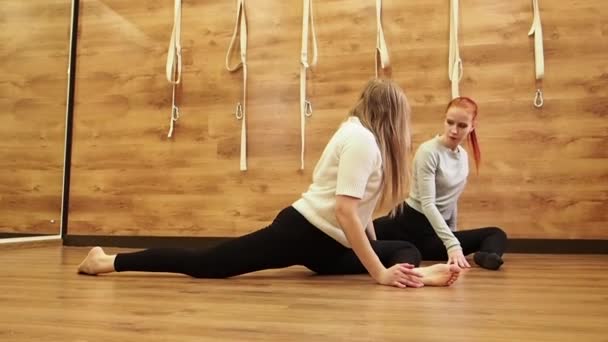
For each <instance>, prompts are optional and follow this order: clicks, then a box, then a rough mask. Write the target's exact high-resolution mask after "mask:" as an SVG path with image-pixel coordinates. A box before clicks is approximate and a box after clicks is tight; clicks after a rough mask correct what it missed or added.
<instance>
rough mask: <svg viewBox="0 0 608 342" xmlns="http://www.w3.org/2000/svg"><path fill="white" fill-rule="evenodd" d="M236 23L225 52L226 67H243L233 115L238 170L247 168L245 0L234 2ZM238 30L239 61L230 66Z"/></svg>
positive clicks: (231, 70)
mask: <svg viewBox="0 0 608 342" xmlns="http://www.w3.org/2000/svg"><path fill="white" fill-rule="evenodd" d="M236 6H237V7H236V23H235V25H234V33H233V34H232V39H231V40H230V46H229V47H228V53H227V54H226V69H228V71H230V72H234V71H237V70H239V69H240V68H241V67H242V68H243V101H242V102H239V103H237V105H236V113H235V116H236V118H237V120H241V160H240V170H241V171H246V170H247V121H246V120H247V115H246V113H247V106H246V104H247V16H246V15H245V0H237V4H236ZM239 30H240V50H241V61H240V62H239V63H238V64H236V65H234V66H230V56H231V55H232V49H233V47H234V46H235V44H236V36H237V34H239Z"/></svg>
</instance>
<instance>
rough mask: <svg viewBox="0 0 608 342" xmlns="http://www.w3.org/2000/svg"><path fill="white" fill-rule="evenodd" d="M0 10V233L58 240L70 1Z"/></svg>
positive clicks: (6, 3) (8, 3)
mask: <svg viewBox="0 0 608 342" xmlns="http://www.w3.org/2000/svg"><path fill="white" fill-rule="evenodd" d="M0 8H1V9H0V42H2V43H1V44H0V74H1V75H2V76H1V77H0V108H1V109H0V122H1V124H0V218H1V220H0V233H27V234H58V233H59V222H60V218H61V195H62V183H63V152H64V140H65V111H66V92H67V91H66V87H67V65H68V51H69V27H70V9H71V1H69V0H45V1H41V0H37V1H31V0H28V1H22V0H3V1H2V2H1V6H0Z"/></svg>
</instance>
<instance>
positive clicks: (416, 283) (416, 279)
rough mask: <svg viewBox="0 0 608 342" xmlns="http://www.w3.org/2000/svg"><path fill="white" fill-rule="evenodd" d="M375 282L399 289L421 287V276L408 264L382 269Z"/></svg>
mask: <svg viewBox="0 0 608 342" xmlns="http://www.w3.org/2000/svg"><path fill="white" fill-rule="evenodd" d="M376 281H377V282H378V283H380V284H382V285H388V286H395V287H399V288H406V287H422V286H424V284H423V283H422V274H420V273H419V272H417V271H415V270H414V266H413V265H410V264H395V265H393V266H392V267H390V268H387V269H384V271H382V272H381V273H380V274H379V275H378V277H377V279H376Z"/></svg>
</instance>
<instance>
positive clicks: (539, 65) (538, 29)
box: [528, 0, 545, 108]
mask: <svg viewBox="0 0 608 342" xmlns="http://www.w3.org/2000/svg"><path fill="white" fill-rule="evenodd" d="M532 9H533V11H534V19H533V20H532V27H531V28H530V32H528V36H531V35H534V64H535V74H536V82H535V83H536V95H535V96H534V107H536V108H541V107H542V106H543V104H544V99H543V90H542V79H543V77H544V76H545V53H544V51H543V28H542V26H541V23H540V7H539V6H538V0H532Z"/></svg>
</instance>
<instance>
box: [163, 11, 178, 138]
mask: <svg viewBox="0 0 608 342" xmlns="http://www.w3.org/2000/svg"><path fill="white" fill-rule="evenodd" d="M181 26H182V1H181V0H175V6H174V11H173V31H172V32H171V41H170V42H169V51H168V52H167V68H166V75H167V81H169V83H171V84H172V85H173V96H172V100H171V121H170V123H169V133H168V134H167V137H168V138H171V137H172V136H173V128H174V125H175V123H176V122H177V120H178V119H179V115H180V112H179V108H178V107H177V105H176V104H175V89H176V88H177V85H178V84H179V83H180V82H181V79H182V46H181V42H180V40H181Z"/></svg>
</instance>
